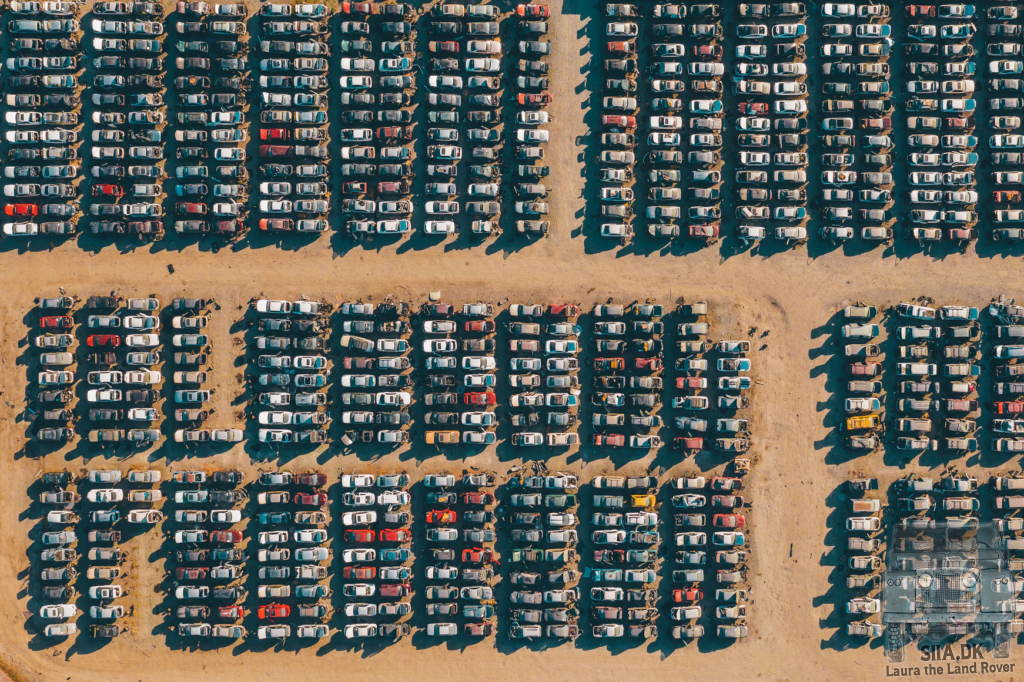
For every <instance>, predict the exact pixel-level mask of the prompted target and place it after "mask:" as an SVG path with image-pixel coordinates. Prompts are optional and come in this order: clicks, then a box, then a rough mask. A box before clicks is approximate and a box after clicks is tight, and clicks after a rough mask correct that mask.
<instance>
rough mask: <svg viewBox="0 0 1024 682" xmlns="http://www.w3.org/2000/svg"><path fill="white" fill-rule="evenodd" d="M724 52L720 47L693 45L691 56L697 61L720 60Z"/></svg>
mask: <svg viewBox="0 0 1024 682" xmlns="http://www.w3.org/2000/svg"><path fill="white" fill-rule="evenodd" d="M723 54H725V50H723V49H722V46H721V45H694V46H693V56H694V57H697V58H698V59H721V58H722V55H723Z"/></svg>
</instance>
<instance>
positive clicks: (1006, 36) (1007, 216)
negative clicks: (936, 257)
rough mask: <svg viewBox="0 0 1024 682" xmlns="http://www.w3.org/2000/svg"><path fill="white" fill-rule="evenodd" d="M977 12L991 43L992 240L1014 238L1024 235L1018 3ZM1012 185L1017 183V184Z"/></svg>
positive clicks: (1023, 67)
mask: <svg viewBox="0 0 1024 682" xmlns="http://www.w3.org/2000/svg"><path fill="white" fill-rule="evenodd" d="M979 14H980V17H978V18H980V19H982V20H983V22H987V25H984V24H983V25H984V32H985V35H986V37H987V41H989V42H988V43H987V44H986V45H985V51H986V53H987V56H989V57H990V60H989V62H988V68H987V73H985V75H986V76H987V78H988V80H987V81H986V85H987V86H988V89H989V91H990V93H991V97H992V99H989V100H987V102H986V104H987V105H988V109H989V110H990V111H991V115H990V117H989V119H988V120H989V128H990V129H991V131H992V132H993V133H994V134H993V135H990V136H989V138H988V146H989V157H988V158H989V161H990V163H991V165H993V166H997V168H994V169H993V172H992V173H991V176H990V177H991V179H992V180H993V181H994V184H995V185H996V189H995V191H993V192H992V194H991V197H992V201H993V202H994V203H995V204H996V206H995V207H994V208H993V210H992V213H991V215H992V223H993V224H992V238H993V239H994V240H996V241H1004V242H1006V241H1009V242H1012V241H1018V240H1020V239H1022V238H1024V231H1022V229H1021V227H1022V226H1021V225H1020V224H1018V223H1021V222H1024V215H1022V214H1021V212H1020V210H1018V206H1017V204H1019V203H1020V201H1021V187H1020V185H1021V184H1024V174H1022V173H1021V170H1022V160H1021V159H1022V156H1021V148H1022V147H1024V143H1022V142H1021V137H1020V128H1021V115H1020V113H1021V109H1024V101H1022V99H1021V96H1022V92H1021V91H1022V90H1024V85H1022V84H1021V80H1020V77H1021V75H1022V74H1024V61H1022V60H1024V56H1022V55H1021V49H1020V39H1021V33H1022V30H1024V29H1022V26H1021V23H1020V19H1021V17H1020V13H1019V10H1018V8H1017V7H1016V6H1013V5H999V6H995V7H988V8H985V10H984V11H983V12H981V13H979ZM1015 185H1016V187H1015Z"/></svg>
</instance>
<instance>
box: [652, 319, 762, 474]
mask: <svg viewBox="0 0 1024 682" xmlns="http://www.w3.org/2000/svg"><path fill="white" fill-rule="evenodd" d="M679 312H680V313H681V314H682V315H683V316H684V317H687V318H690V319H693V320H695V321H693V322H682V323H680V324H679V325H678V326H677V328H676V333H677V334H678V336H679V341H677V345H676V350H677V353H678V357H677V358H676V362H675V372H676V375H677V376H676V383H675V388H676V390H677V391H678V392H679V395H677V396H676V397H675V398H674V399H673V400H672V407H673V408H674V409H676V410H681V411H682V412H683V414H681V415H679V416H677V417H676V418H675V427H676V428H677V429H679V430H680V431H682V432H683V433H684V434H685V435H684V436H681V437H677V438H676V439H675V441H674V446H675V447H676V448H678V449H682V450H687V451H696V450H700V449H701V448H703V447H704V434H705V433H708V432H709V431H710V430H711V419H709V418H706V415H707V412H706V411H707V410H710V409H712V406H713V405H712V397H711V396H708V395H703V394H702V392H704V391H708V390H709V389H710V390H713V391H715V392H716V393H717V400H715V401H714V407H716V408H717V409H718V410H720V411H724V412H726V413H727V414H728V416H723V417H718V418H716V419H715V420H714V431H715V435H716V436H717V437H716V438H715V442H714V449H715V450H718V451H720V452H725V453H733V454H738V453H743V452H746V451H747V450H748V449H749V448H750V439H749V426H748V421H747V420H746V419H741V418H739V417H738V416H736V414H737V412H738V411H741V410H746V409H748V408H749V407H750V398H749V396H747V395H745V393H746V392H748V391H749V390H750V389H751V388H752V387H753V380H752V379H751V377H750V375H749V374H748V372H750V371H751V369H752V367H753V363H752V362H751V360H750V358H749V357H748V354H749V353H750V351H751V344H750V341H747V340H745V339H743V340H724V341H718V342H717V343H715V344H712V343H711V342H710V341H708V340H707V339H706V336H707V335H708V334H709V333H710V332H711V324H710V323H709V322H707V321H704V320H703V319H702V318H704V316H706V315H707V314H708V304H707V303H706V302H703V301H701V302H697V303H695V304H692V305H683V306H681V307H680V308H679ZM709 353H712V357H713V358H714V373H715V374H717V375H718V381H717V382H716V383H715V384H714V385H712V384H711V383H710V382H709V381H708V376H706V374H708V373H710V372H711V370H712V365H711V359H709V358H708V357H706V355H707V354H709ZM715 356H717V357H715Z"/></svg>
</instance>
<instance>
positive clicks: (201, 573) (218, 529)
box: [156, 469, 248, 641]
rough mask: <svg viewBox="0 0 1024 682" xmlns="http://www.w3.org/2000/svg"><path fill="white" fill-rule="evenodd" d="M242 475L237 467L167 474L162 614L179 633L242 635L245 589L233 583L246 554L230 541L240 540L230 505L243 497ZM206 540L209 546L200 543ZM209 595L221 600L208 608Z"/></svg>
mask: <svg viewBox="0 0 1024 682" xmlns="http://www.w3.org/2000/svg"><path fill="white" fill-rule="evenodd" d="M156 473H158V474H159V472H156ZM244 480H245V475H244V474H243V473H242V472H240V471H237V470H232V469H227V470H218V471H214V472H212V473H211V474H206V473H205V472H199V471H196V472H189V471H177V472H174V473H173V474H172V479H171V483H172V484H173V495H169V496H168V498H167V500H166V501H165V503H164V505H165V508H167V507H171V508H172V509H173V513H169V514H168V519H167V521H166V523H165V525H166V526H170V527H169V528H165V534H166V535H168V536H169V538H173V541H174V549H173V550H172V551H171V552H170V556H169V561H168V562H167V567H166V569H167V572H168V578H170V579H172V580H173V581H174V592H173V603H171V604H169V605H168V609H167V616H168V618H169V619H171V623H170V624H169V625H170V627H171V629H172V630H173V631H174V632H175V634H177V635H178V636H179V637H183V638H192V637H202V638H207V637H215V638H218V639H220V638H223V639H225V640H226V641H232V640H236V639H238V638H240V637H245V636H246V634H247V633H246V629H245V628H244V627H243V626H242V625H241V624H240V623H241V620H242V618H244V617H245V606H244V605H242V604H239V603H238V600H239V599H240V598H243V597H244V596H245V589H244V588H243V587H242V586H241V585H239V584H237V582H238V581H240V580H241V579H243V578H244V577H245V558H246V557H245V550H243V549H241V548H239V547H236V546H235V545H236V544H237V543H239V542H241V541H242V533H241V531H240V530H238V529H237V528H235V525H236V524H238V523H240V522H241V521H242V512H241V511H240V510H238V509H236V508H235V507H237V506H238V505H240V504H242V503H244V502H245V501H246V500H247V499H248V494H247V493H246V492H245V491H244V490H241V489H240V488H239V485H241V484H242V482H243V481H244ZM172 524H173V525H172ZM209 543H213V544H214V546H212V547H203V545H204V544H209ZM211 599H212V600H216V601H217V602H224V603H223V604H222V605H221V604H218V605H215V606H212V607H211V605H210V603H208V602H210V601H211ZM208 621H213V624H211V623H210V622H208Z"/></svg>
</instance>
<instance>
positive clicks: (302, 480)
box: [295, 473, 327, 499]
mask: <svg viewBox="0 0 1024 682" xmlns="http://www.w3.org/2000/svg"><path fill="white" fill-rule="evenodd" d="M295 484H296V485H310V486H313V487H314V488H319V487H320V486H322V485H327V474H318V473H308V474H298V475H296V476H295ZM324 499H326V498H324Z"/></svg>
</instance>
